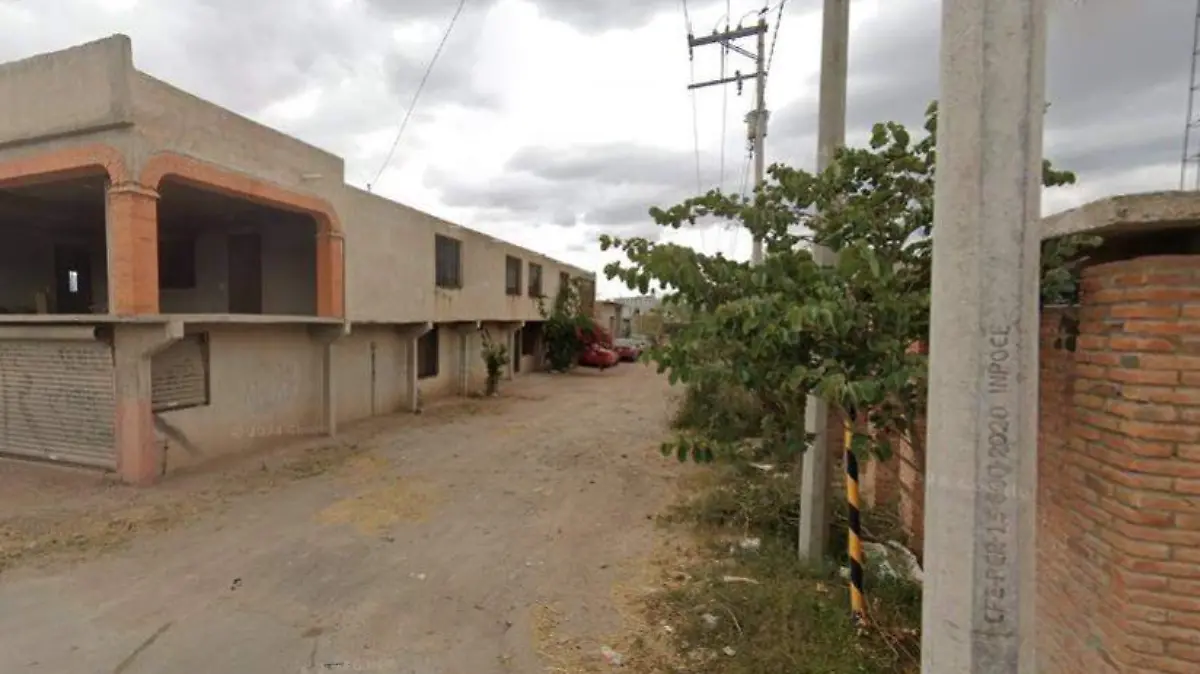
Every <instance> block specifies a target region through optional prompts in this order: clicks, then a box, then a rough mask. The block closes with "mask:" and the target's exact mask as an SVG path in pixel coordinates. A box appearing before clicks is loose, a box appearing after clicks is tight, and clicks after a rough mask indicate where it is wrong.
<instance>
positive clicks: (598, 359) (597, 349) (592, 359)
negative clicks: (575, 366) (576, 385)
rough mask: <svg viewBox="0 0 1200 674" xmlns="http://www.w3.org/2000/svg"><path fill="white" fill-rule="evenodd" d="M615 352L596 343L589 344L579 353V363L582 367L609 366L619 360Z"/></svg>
mask: <svg viewBox="0 0 1200 674" xmlns="http://www.w3.org/2000/svg"><path fill="white" fill-rule="evenodd" d="M619 360H620V359H619V358H618V357H617V354H616V352H614V351H610V350H608V349H606V348H604V347H602V346H600V345H598V344H589V345H588V346H586V347H584V349H583V352H582V353H580V354H579V364H580V365H583V366H584V367H598V368H600V369H601V370H603V369H606V368H610V367H612V366H614V365H616V364H617V363H618V362H619Z"/></svg>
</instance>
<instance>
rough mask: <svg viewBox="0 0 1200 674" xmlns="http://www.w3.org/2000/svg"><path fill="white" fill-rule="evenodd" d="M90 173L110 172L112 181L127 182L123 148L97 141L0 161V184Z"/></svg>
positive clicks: (63, 177)
mask: <svg viewBox="0 0 1200 674" xmlns="http://www.w3.org/2000/svg"><path fill="white" fill-rule="evenodd" d="M88 175H107V176H108V179H109V182H111V183H113V184H118V183H123V182H127V181H128V180H129V177H130V176H129V170H128V168H127V167H126V163H125V157H124V156H122V155H121V151H120V150H118V149H117V148H115V147H113V146H111V145H105V144H103V143H94V144H89V145H80V146H78V147H70V148H64V149H62V150H55V151H52V152H43V153H37V154H31V155H28V156H24V157H18V158H16V159H10V160H8V161H3V162H0V187H15V186H20V185H28V184H30V183H39V182H46V181H53V180H69V179H71V178H78V177H82V176H88Z"/></svg>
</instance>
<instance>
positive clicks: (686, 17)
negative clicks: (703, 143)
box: [683, 0, 704, 196]
mask: <svg viewBox="0 0 1200 674" xmlns="http://www.w3.org/2000/svg"><path fill="white" fill-rule="evenodd" d="M683 24H684V29H685V30H687V35H688V39H689V40H690V39H691V38H692V17H691V15H690V14H689V13H688V4H687V0H683ZM688 69H689V70H690V71H691V72H690V75H689V77H690V78H691V82H690V83H691V84H694V83H695V82H696V58H695V56H694V55H693V54H692V49H691V47H688ZM689 93H690V94H691V97H692V148H693V150H694V153H695V155H696V196H700V194H701V192H703V191H704V186H703V183H702V181H701V180H700V108H699V105H698V104H697V102H696V90H695V89H691V90H690V92H689Z"/></svg>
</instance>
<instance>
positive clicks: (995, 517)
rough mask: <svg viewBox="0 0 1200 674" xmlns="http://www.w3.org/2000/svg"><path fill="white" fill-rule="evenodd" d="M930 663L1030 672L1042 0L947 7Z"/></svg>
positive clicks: (926, 625)
mask: <svg viewBox="0 0 1200 674" xmlns="http://www.w3.org/2000/svg"><path fill="white" fill-rule="evenodd" d="M942 16H943V19H942V54H941V96H940V104H941V111H940V115H939V120H938V148H937V150H938V181H937V188H936V190H937V191H936V209H935V211H934V222H935V223H936V227H935V234H934V252H933V315H932V324H933V327H932V330H931V338H930V383H929V430H928V445H929V449H928V452H927V473H926V511H925V512H926V524H925V534H926V539H925V599H924V615H923V629H922V644H921V645H922V649H921V650H922V652H921V660H922V672H924V674H968V673H976V672H978V673H984V672H986V673H988V674H993V673H994V674H1001V673H1005V674H1015V673H1017V672H1021V673H1022V674H1033V672H1034V671H1035V670H1034V667H1035V660H1034V653H1033V647H1034V640H1035V639H1034V637H1035V635H1034V624H1033V621H1034V612H1033V611H1034V594H1035V586H1034V565H1035V551H1034V543H1035V540H1034V539H1035V535H1034V532H1035V528H1036V513H1035V511H1034V509H1035V505H1036V501H1035V493H1036V483H1037V456H1036V452H1037V405H1038V403H1037V400H1038V390H1037V386H1038V384H1037V367H1038V301H1037V298H1038V266H1039V250H1040V249H1039V236H1038V232H1037V229H1038V228H1037V225H1036V223H1037V219H1038V215H1039V211H1040V201H1041V163H1042V123H1043V114H1044V104H1043V101H1044V96H1045V92H1044V88H1045V41H1046V36H1045V30H1046V10H1045V5H1044V0H1004V1H996V0H957V1H956V2H946V3H943V5H942Z"/></svg>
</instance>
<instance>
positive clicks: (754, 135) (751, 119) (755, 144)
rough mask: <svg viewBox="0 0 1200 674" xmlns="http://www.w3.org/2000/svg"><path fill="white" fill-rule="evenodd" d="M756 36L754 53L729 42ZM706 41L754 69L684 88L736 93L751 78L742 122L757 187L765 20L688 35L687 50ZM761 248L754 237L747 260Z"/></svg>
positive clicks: (763, 118)
mask: <svg viewBox="0 0 1200 674" xmlns="http://www.w3.org/2000/svg"><path fill="white" fill-rule="evenodd" d="M752 35H753V36H757V37H758V50H757V53H751V52H750V51H748V50H746V49H743V48H741V47H739V46H737V45H736V44H734V43H733V41H734V40H740V39H742V38H747V37H750V36H752ZM706 44H720V45H721V46H722V47H723V48H724V49H728V50H730V51H735V52H737V53H739V54H741V55H742V56H745V57H747V58H749V59H751V60H753V61H754V72H753V73H751V74H743V73H742V72H741V71H740V70H739V71H734V73H733V76H732V77H722V78H721V79H717V80H709V81H707V82H696V83H695V84H690V85H688V89H702V88H704V87H712V86H716V85H718V84H737V88H738V94H741V93H742V83H743V82H745V81H746V80H748V79H751V78H754V81H755V83H754V87H755V94H756V96H755V98H756V101H755V105H754V110H752V111H751V112H750V114H748V115H746V124H747V130H748V132H749V133H748V135H749V138H750V141H751V143H752V145H751V148H752V149H751V152H753V153H754V185H755V186H756V187H757V186H759V185H762V182H763V174H764V173H765V166H766V165H765V163H764V160H763V145H764V141H765V140H766V137H767V116H768V113H767V102H766V93H767V61H766V52H767V50H766V45H767V21H766V19H763V18H759V20H758V23H757V24H755V25H754V26H751V27H749V28H743V27H741V26H738V27H737V28H735V29H733V30H725V31H721V32H714V33H713V34H712V35H706V36H704V37H694V36H692V35H688V53H689V54H691V53H692V50H694V49H695V48H696V47H702V46H704V45H706ZM762 256H763V249H762V239H760V238H759V237H757V236H756V237H754V250H753V253H752V254H751V258H750V259H751V261H752V262H753V263H754V264H759V263H761V262H762Z"/></svg>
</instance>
